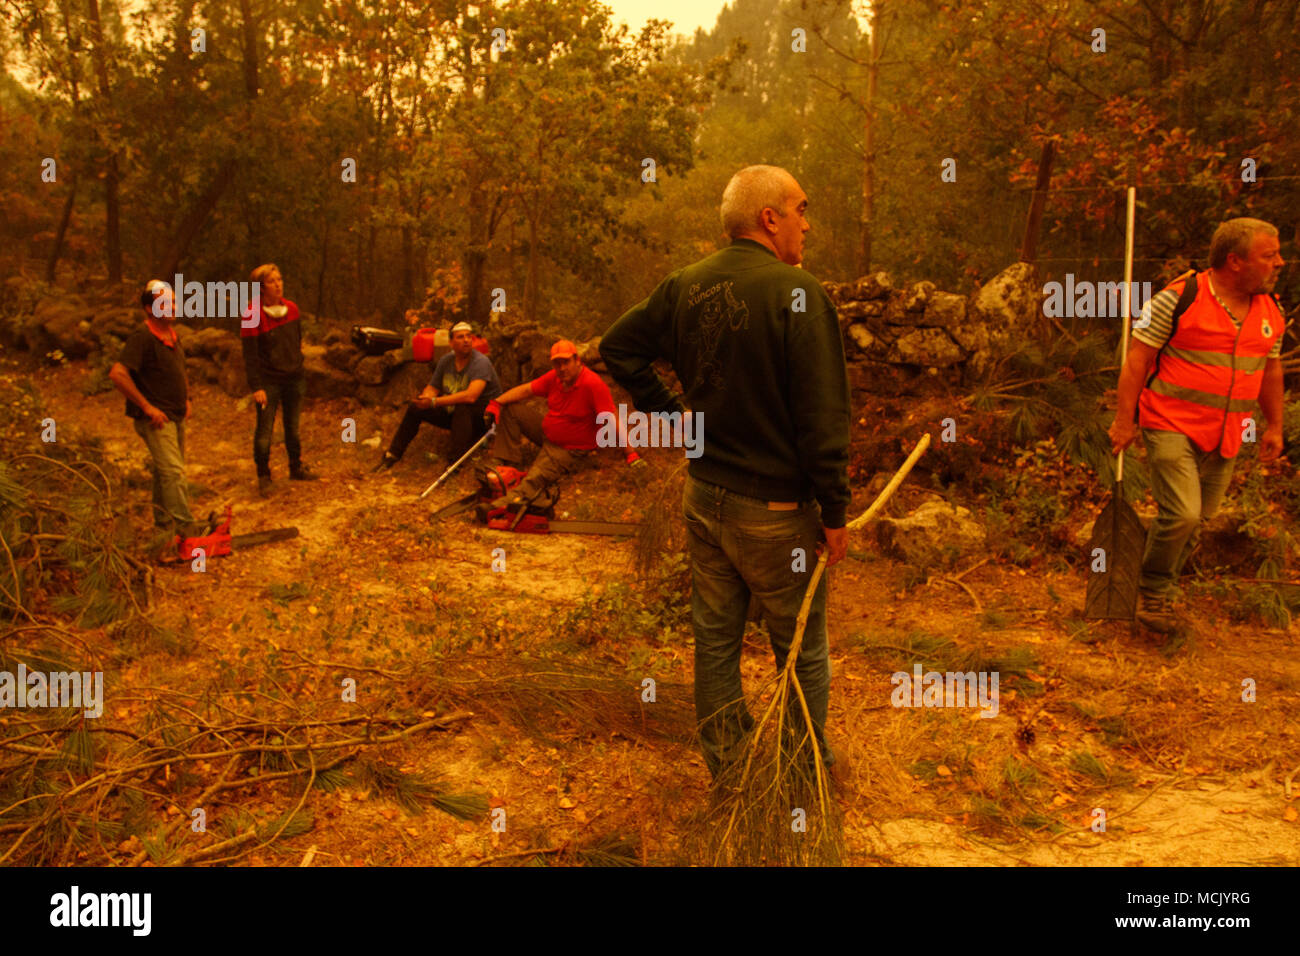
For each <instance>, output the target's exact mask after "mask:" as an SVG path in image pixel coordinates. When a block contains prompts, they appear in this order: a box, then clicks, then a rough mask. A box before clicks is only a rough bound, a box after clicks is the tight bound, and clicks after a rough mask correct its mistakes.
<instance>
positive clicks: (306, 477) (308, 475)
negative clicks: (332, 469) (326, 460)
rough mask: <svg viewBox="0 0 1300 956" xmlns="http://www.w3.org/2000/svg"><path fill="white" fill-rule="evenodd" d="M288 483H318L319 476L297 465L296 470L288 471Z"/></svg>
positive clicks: (305, 467) (303, 466) (304, 466)
mask: <svg viewBox="0 0 1300 956" xmlns="http://www.w3.org/2000/svg"><path fill="white" fill-rule="evenodd" d="M289 480H290V481H319V480H320V475H318V474H316V472H314V471H312V470H311V469H310V468H308V467H307V466H306V465H302V464H300V465H298V466H297V467H296V468H290V469H289Z"/></svg>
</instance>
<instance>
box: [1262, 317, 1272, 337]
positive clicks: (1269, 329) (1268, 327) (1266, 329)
mask: <svg viewBox="0 0 1300 956" xmlns="http://www.w3.org/2000/svg"><path fill="white" fill-rule="evenodd" d="M1260 331H1261V332H1263V333H1264V338H1266V339H1271V338H1272V337H1273V326H1271V325H1269V324H1268V319H1265V320H1264V324H1263V326H1262V327H1261V328H1260Z"/></svg>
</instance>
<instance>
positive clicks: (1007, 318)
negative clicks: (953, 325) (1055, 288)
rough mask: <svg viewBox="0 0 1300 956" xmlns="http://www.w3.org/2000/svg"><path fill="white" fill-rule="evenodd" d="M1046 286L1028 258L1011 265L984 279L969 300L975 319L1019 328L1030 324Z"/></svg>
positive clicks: (1008, 328) (1036, 312) (971, 313)
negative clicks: (1037, 279)
mask: <svg viewBox="0 0 1300 956" xmlns="http://www.w3.org/2000/svg"><path fill="white" fill-rule="evenodd" d="M1042 294H1043V290H1042V287H1041V286H1039V285H1038V284H1037V282H1036V280H1035V273H1034V267H1033V266H1032V265H1030V264H1029V263H1027V262H1017V263H1016V264H1015V265H1012V266H1008V267H1007V268H1005V269H1003V270H1002V271H1001V272H999V273H998V274H997V275H996V276H994V277H993V278H992V279H990V280H989V281H988V282H987V283H985V284H984V285H983V286H982V287H980V290H979V291H978V292H976V293H975V295H974V297H973V298H972V299H971V303H970V310H969V311H970V315H971V318H972V319H974V320H975V321H979V322H986V323H988V324H989V325H990V326H992V327H994V328H1003V329H1007V330H1011V331H1018V330H1021V329H1026V328H1028V327H1030V326H1031V325H1032V324H1033V323H1034V322H1035V320H1036V318H1037V316H1038V312H1039V303H1040V301H1041V300H1042Z"/></svg>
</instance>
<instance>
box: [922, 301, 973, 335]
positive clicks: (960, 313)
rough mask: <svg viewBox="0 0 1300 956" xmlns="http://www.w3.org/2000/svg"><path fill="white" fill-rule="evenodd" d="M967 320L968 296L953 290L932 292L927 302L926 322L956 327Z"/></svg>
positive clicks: (945, 327)
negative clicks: (952, 291)
mask: <svg viewBox="0 0 1300 956" xmlns="http://www.w3.org/2000/svg"><path fill="white" fill-rule="evenodd" d="M965 321H966V297H965V296H960V295H953V294H952V293H951V292H931V293H930V295H929V297H928V299H927V301H926V303H925V324H926V325H929V326H934V327H938V328H943V329H955V328H958V327H959V326H961V324H962V323H963V322H965Z"/></svg>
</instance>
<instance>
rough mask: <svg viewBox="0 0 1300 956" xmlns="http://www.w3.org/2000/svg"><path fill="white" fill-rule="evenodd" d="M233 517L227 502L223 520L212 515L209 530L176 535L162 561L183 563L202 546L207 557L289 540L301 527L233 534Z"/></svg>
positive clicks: (191, 559) (161, 558) (165, 562)
mask: <svg viewBox="0 0 1300 956" xmlns="http://www.w3.org/2000/svg"><path fill="white" fill-rule="evenodd" d="M230 518H231V509H230V505H226V515H225V518H224V519H222V521H221V523H220V524H218V523H217V521H216V519H215V517H214V516H213V515H209V516H208V523H209V527H210V528H211V530H210V531H209V532H208V533H207V534H204V535H197V536H195V537H188V538H186V537H182V536H181V535H176V537H175V538H173V539H172V542H171V544H169V545H168V546H167V549H166V550H165V551H164V552H163V554H162V556H161V557H160V558H159V562H160V563H161V564H180V563H182V562H188V561H193V560H194V558H196V557H198V552H199V551H200V550H201V551H202V552H203V556H204V558H216V557H220V556H222V555H227V554H230V552H231V551H232V550H234V549H236V548H238V549H240V550H242V549H244V548H251V547H254V546H256V545H259V544H269V543H270V542H272V541H287V540H288V539H290V538H296V537H298V529H297V528H272V529H271V530H270V531H255V532H253V533H252V534H237V535H231V533H230ZM173 549H174V550H173Z"/></svg>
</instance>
